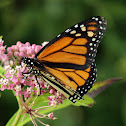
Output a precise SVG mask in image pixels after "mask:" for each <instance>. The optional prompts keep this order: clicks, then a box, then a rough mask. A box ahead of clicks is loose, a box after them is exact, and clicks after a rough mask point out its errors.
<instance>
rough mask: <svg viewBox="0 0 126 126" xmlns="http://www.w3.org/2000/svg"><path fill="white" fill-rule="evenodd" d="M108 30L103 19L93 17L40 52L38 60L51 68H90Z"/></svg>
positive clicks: (67, 31)
mask: <svg viewBox="0 0 126 126" xmlns="http://www.w3.org/2000/svg"><path fill="white" fill-rule="evenodd" d="M105 29H106V20H105V19H104V18H103V17H99V16H98V17H95V18H94V17H93V18H91V19H89V20H86V21H83V22H80V23H78V24H76V25H74V26H72V27H71V28H69V29H67V30H66V31H64V32H63V33H61V34H60V35H58V36H57V37H56V38H55V39H53V40H52V41H50V42H49V44H48V45H46V46H45V47H44V48H43V49H41V50H40V51H39V53H38V54H37V55H36V58H37V59H38V61H39V62H41V63H44V64H45V65H46V66H48V67H51V68H57V67H58V68H67V69H78V70H83V69H86V68H88V67H89V66H90V65H91V63H92V62H94V57H95V55H96V52H97V47H98V45H99V42H100V40H101V38H102V37H103V34H104V32H105Z"/></svg>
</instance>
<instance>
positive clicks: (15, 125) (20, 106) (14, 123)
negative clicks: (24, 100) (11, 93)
mask: <svg viewBox="0 0 126 126" xmlns="http://www.w3.org/2000/svg"><path fill="white" fill-rule="evenodd" d="M16 98H17V102H18V106H19V109H18V111H17V115H16V118H15V120H14V121H13V124H12V126H17V123H18V121H19V119H20V117H21V113H22V111H23V109H22V107H23V106H22V104H21V100H20V98H19V96H16Z"/></svg>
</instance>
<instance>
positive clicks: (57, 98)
mask: <svg viewBox="0 0 126 126" xmlns="http://www.w3.org/2000/svg"><path fill="white" fill-rule="evenodd" d="M50 94H52V95H51V96H48V97H47V99H48V100H50V102H49V105H50V106H54V107H56V106H57V105H59V103H61V104H62V103H63V100H65V99H66V97H65V96H64V95H63V94H62V93H60V92H59V91H57V92H56V91H55V89H51V90H50Z"/></svg>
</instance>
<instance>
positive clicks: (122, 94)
mask: <svg viewBox="0 0 126 126" xmlns="http://www.w3.org/2000/svg"><path fill="white" fill-rule="evenodd" d="M92 16H104V17H105V18H106V19H107V21H108V26H107V31H106V34H105V36H104V38H103V39H102V42H101V43H100V46H99V48H98V53H97V57H96V63H97V69H98V77H97V82H98V81H103V80H106V79H108V78H114V77H122V78H123V80H122V81H119V82H117V83H114V84H113V85H111V86H110V87H109V88H107V89H106V90H105V91H104V92H102V93H101V94H100V95H98V96H97V97H95V100H96V104H95V105H94V106H93V107H92V108H86V107H74V106H70V107H68V108H65V109H62V110H58V111H55V112H54V114H55V116H56V117H57V118H58V119H57V120H55V121H49V120H43V121H44V122H46V123H49V124H50V125H51V126H101V125H102V126H106V125H107V126H126V1H125V0H120V1H119V0H118V1H115V0H106V1H104V0H0V35H3V36H4V37H3V39H4V41H5V44H6V45H7V46H11V45H13V44H16V42H17V41H21V42H23V43H25V42H27V41H29V42H30V43H31V44H33V43H36V44H41V42H43V41H50V40H51V39H53V38H54V37H55V36H57V35H58V34H59V33H61V32H63V31H64V30H65V29H67V28H69V27H70V26H72V25H74V24H76V23H78V22H80V21H82V20H85V19H88V18H90V17H92ZM0 93H1V98H0V126H4V125H5V124H6V123H7V121H8V120H9V118H10V117H11V116H12V115H13V114H14V113H15V112H16V111H17V109H18V106H17V102H16V99H15V97H14V96H13V94H12V92H11V91H4V92H0ZM25 126H32V123H28V124H26V125H25Z"/></svg>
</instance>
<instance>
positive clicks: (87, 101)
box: [6, 94, 95, 126]
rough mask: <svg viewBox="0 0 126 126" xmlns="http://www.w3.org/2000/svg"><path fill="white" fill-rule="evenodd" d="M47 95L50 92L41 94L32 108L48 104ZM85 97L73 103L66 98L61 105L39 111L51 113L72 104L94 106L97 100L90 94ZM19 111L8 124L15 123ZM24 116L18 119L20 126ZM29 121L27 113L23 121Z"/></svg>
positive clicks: (8, 125)
mask: <svg viewBox="0 0 126 126" xmlns="http://www.w3.org/2000/svg"><path fill="white" fill-rule="evenodd" d="M47 96H49V94H46V95H43V96H39V97H38V98H37V99H36V101H35V104H34V106H33V108H32V109H35V108H38V107H42V106H48V102H49V101H48V100H47ZM84 99H85V100H81V101H77V102H76V103H72V102H71V101H70V100H69V99H66V100H64V101H63V104H59V106H57V107H56V108H54V107H52V108H50V109H45V110H41V111H39V113H41V114H46V113H50V112H52V111H56V110H58V109H62V108H65V107H67V106H70V105H75V106H87V107H92V106H93V104H94V103H95V101H94V100H93V99H92V98H90V97H89V96H87V95H85V96H84ZM18 111H19V110H18ZM18 111H17V112H16V113H15V114H14V115H13V116H12V117H11V119H10V120H9V121H8V123H7V124H6V126H10V125H12V124H13V122H14V120H15V118H16V115H17V113H18ZM22 113H23V112H22ZM23 116H24V114H23V115H21V116H20V119H19V121H18V123H17V125H16V126H20V125H21V122H22V118H23ZM29 121H31V120H30V117H29V115H28V114H26V116H25V118H24V121H23V125H24V124H26V123H28V122H29Z"/></svg>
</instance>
